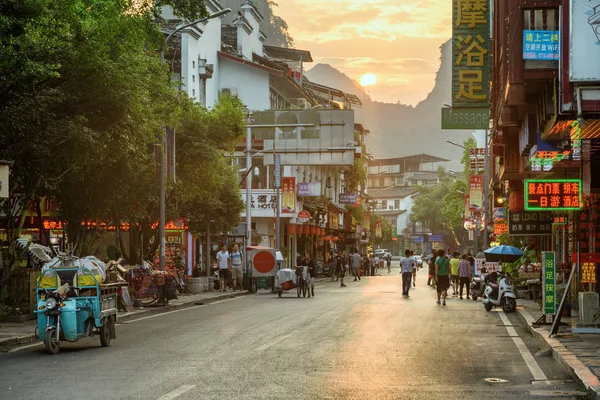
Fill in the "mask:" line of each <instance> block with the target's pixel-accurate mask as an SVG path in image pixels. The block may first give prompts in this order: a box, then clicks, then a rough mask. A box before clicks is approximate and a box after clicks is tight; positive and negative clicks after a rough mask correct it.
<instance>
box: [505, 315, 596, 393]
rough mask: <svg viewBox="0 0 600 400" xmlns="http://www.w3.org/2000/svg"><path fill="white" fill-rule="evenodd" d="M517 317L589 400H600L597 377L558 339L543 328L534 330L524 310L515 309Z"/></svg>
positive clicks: (531, 321) (532, 320)
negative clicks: (584, 392) (583, 391)
mask: <svg viewBox="0 0 600 400" xmlns="http://www.w3.org/2000/svg"><path fill="white" fill-rule="evenodd" d="M517 311H518V313H519V317H520V318H521V320H522V321H523V322H524V323H525V325H526V326H527V329H528V330H529V331H530V332H531V334H532V335H533V337H535V338H536V339H537V340H538V341H539V342H540V343H541V345H542V347H544V348H546V349H550V350H551V351H552V357H554V359H555V360H556V361H557V362H558V363H559V364H560V365H561V366H562V367H563V369H564V370H565V371H566V372H567V373H568V374H570V375H571V376H573V377H574V378H575V380H576V381H577V382H578V383H579V384H581V385H582V386H584V387H585V389H586V391H587V393H588V395H589V396H590V399H592V400H600V381H599V380H598V377H597V376H596V375H595V374H594V373H593V372H592V371H591V370H590V369H589V368H588V367H586V366H585V364H583V363H582V362H581V361H580V360H579V359H578V358H577V357H576V356H575V354H573V353H572V352H571V351H569V350H568V349H567V348H566V347H565V346H564V345H563V344H561V343H560V341H559V340H558V339H555V338H552V337H550V332H549V331H547V330H546V329H544V328H534V327H533V325H532V324H533V323H534V322H535V319H534V318H533V316H532V315H531V314H530V313H529V311H527V310H526V309H524V308H523V309H521V308H517Z"/></svg>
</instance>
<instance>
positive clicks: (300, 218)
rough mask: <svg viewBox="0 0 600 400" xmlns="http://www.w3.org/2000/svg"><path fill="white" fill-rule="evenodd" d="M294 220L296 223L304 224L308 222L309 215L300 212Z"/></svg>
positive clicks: (305, 212)
mask: <svg viewBox="0 0 600 400" xmlns="http://www.w3.org/2000/svg"><path fill="white" fill-rule="evenodd" d="M296 219H297V220H298V222H301V223H303V224H304V223H306V222H308V221H309V220H310V213H309V212H308V211H306V210H302V211H300V212H299V213H298V216H297V217H296Z"/></svg>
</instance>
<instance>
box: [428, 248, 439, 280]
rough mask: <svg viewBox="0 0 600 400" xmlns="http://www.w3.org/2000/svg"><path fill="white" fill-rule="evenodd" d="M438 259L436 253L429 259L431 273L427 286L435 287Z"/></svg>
mask: <svg viewBox="0 0 600 400" xmlns="http://www.w3.org/2000/svg"><path fill="white" fill-rule="evenodd" d="M436 258H437V255H436V252H435V251H434V252H433V254H432V255H431V257H430V258H429V271H428V276H427V286H429V285H431V286H435V259H436Z"/></svg>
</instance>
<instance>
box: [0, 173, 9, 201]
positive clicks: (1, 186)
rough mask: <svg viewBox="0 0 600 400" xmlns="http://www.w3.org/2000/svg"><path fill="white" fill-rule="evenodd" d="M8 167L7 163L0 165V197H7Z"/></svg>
mask: <svg viewBox="0 0 600 400" xmlns="http://www.w3.org/2000/svg"><path fill="white" fill-rule="evenodd" d="M9 173H10V169H9V166H8V165H0V198H8V197H9V194H8V175H9Z"/></svg>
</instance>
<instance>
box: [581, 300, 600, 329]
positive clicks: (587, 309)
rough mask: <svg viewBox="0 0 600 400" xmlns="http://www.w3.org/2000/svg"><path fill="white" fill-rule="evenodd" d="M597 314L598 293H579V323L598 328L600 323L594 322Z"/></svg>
mask: <svg viewBox="0 0 600 400" xmlns="http://www.w3.org/2000/svg"><path fill="white" fill-rule="evenodd" d="M597 313H598V293H596V292H580V293H579V323H580V325H583V326H586V325H587V326H594V325H596V326H598V325H600V321H596V320H594V316H595V315H596V314H597Z"/></svg>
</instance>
